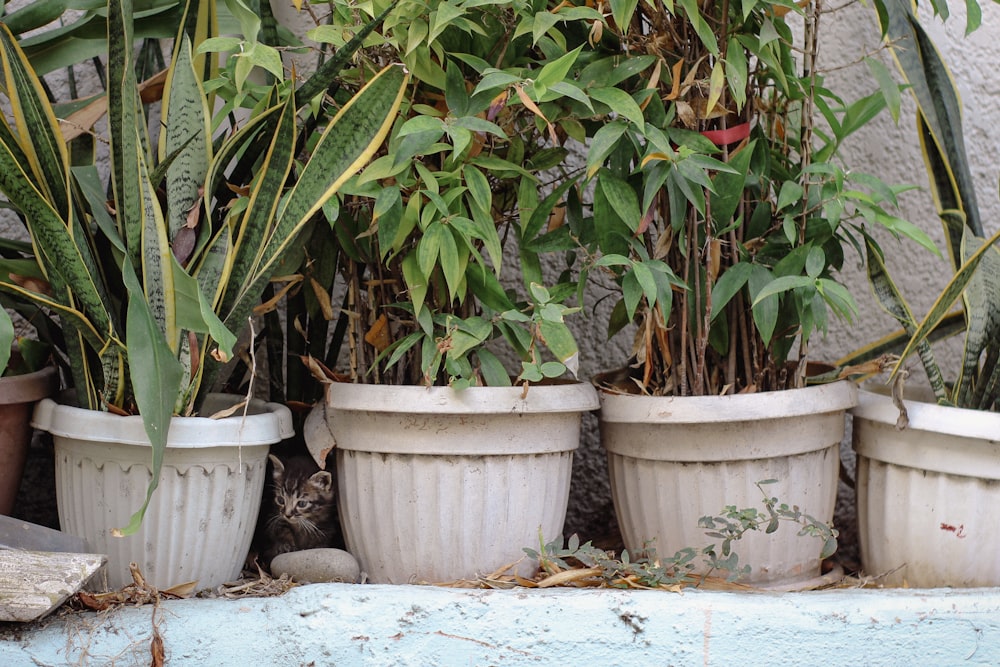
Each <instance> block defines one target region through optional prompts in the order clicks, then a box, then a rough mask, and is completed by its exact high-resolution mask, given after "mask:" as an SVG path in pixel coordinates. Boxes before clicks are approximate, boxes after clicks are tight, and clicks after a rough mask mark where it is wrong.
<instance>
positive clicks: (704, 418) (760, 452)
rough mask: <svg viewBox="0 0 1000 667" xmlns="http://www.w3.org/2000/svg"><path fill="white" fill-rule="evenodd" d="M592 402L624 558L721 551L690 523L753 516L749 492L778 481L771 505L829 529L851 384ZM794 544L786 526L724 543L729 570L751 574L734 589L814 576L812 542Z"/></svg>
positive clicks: (817, 544) (816, 563) (756, 502)
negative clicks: (794, 509)
mask: <svg viewBox="0 0 1000 667" xmlns="http://www.w3.org/2000/svg"><path fill="white" fill-rule="evenodd" d="M599 394H600V398H601V411H600V413H599V417H600V423H601V442H602V444H603V445H604V447H605V449H606V450H607V452H608V468H609V473H610V475H611V493H612V497H613V500H614V504H615V511H616V513H617V515H618V523H619V527H620V528H621V531H622V537H623V538H624V541H625V546H626V548H628V549H629V551H632V552H636V551H639V550H641V549H642V548H643V547H644V546H645V545H646V544H647V543H648V544H651V545H653V546H655V548H656V551H657V553H658V554H659V555H661V556H667V557H669V556H673V555H674V554H675V553H676V552H677V551H678V550H680V549H683V548H687V547H692V548H694V549H696V550H700V549H701V548H703V547H706V546H708V545H709V544H716V546H717V547H721V541H720V540H719V539H717V538H711V537H708V536H706V535H705V529H704V528H700V527H699V526H698V520H699V519H700V518H701V517H703V516H716V515H718V514H719V513H720V512H721V511H722V510H723V509H724V508H725V507H726V506H727V505H735V506H737V507H738V508H739V509H744V508H751V507H752V508H756V509H757V510H758V511H761V512H763V511H764V506H763V503H762V500H763V495H762V493H761V491H760V489H758V488H757V486H756V483H757V482H760V481H764V480H768V479H776V480H778V482H777V483H775V484H768V485H766V486H765V487H764V490H765V491H766V492H767V494H768V495H769V496H773V497H776V498H778V501H779V502H781V503H787V504H788V505H797V506H798V507H799V508H800V509H801V510H802V511H803V512H806V513H808V514H810V515H811V516H813V517H815V518H816V519H818V520H821V521H825V522H830V521H831V520H832V519H833V510H834V504H835V502H836V495H837V477H838V470H839V465H840V455H839V447H840V441H841V439H842V438H843V436H844V425H845V412H846V410H847V409H848V408H850V407H851V406H852V405H854V403H855V402H856V398H857V389H856V387H855V385H854V384H852V383H848V382H837V383H833V384H827V385H820V386H814V387H807V388H805V389H793V390H788V391H780V392H765V393H759V394H744V395H737V396H700V397H649V396H633V395H622V394H614V393H610V392H607V391H601V392H599ZM797 533H798V527H796V526H788V525H784V526H781V528H779V530H778V531H777V532H776V533H773V534H770V535H768V534H765V533H763V532H754V531H751V532H749V533H747V534H746V535H745V536H744V537H743V538H742V539H741V540H738V541H736V542H733V545H732V548H733V551H735V552H736V553H737V554H738V555H739V564H740V565H741V566H742V565H750V567H751V568H752V569H751V574H750V575H749V576H748V577H745V578H744V579H742V580H741V581H743V582H744V583H750V584H754V585H766V586H770V587H793V586H794V585H795V584H797V583H801V582H804V581H808V580H810V579H812V578H815V577H817V576H819V575H820V559H819V555H820V553H821V551H822V547H823V544H822V540H819V539H817V538H812V537H800V536H798V535H797ZM697 571H698V572H699V573H703V572H704V571H705V569H704V568H703V567H699V569H698V570H697ZM716 574H719V573H716ZM722 574H725V573H722Z"/></svg>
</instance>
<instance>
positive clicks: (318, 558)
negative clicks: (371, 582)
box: [271, 549, 361, 584]
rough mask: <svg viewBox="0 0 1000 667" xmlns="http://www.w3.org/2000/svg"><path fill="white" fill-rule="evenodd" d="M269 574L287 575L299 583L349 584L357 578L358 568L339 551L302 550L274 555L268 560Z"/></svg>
mask: <svg viewBox="0 0 1000 667" xmlns="http://www.w3.org/2000/svg"><path fill="white" fill-rule="evenodd" d="M271 574H273V575H274V576H275V577H280V576H281V575H283V574H287V575H288V576H290V577H291V578H292V579H294V580H295V581H297V582H299V583H304V584H305V583H311V584H318V583H323V582H334V581H335V582H343V583H348V584H353V583H354V582H356V581H357V580H358V577H360V576H361V567H360V566H359V565H358V561H357V560H356V559H355V558H354V556H352V555H351V554H349V553H347V552H346V551H344V550H343V549H303V550H302V551H289V552H287V553H283V554H278V555H277V556H275V557H274V560H272V561H271Z"/></svg>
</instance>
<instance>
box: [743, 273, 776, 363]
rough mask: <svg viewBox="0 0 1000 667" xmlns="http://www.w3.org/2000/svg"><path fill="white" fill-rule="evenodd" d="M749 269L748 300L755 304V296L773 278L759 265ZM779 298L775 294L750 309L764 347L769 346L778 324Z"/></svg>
mask: <svg viewBox="0 0 1000 667" xmlns="http://www.w3.org/2000/svg"><path fill="white" fill-rule="evenodd" d="M751 267H752V270H751V271H750V278H749V280H748V281H747V283H748V287H749V289H750V298H751V300H752V301H753V302H756V301H757V295H758V294H759V293H760V292H761V291H762V290H763V289H764V288H765V286H767V285H768V284H769V283H771V282H772V281H773V280H774V277H773V276H772V275H771V272H770V271H768V270H767V269H766V268H764V267H763V266H760V265H759V264H753V265H751ZM779 298H780V297H779V296H778V295H777V294H772V295H771V296H769V297H767V298H764V299H761V300H760V302H759V303H755V305H754V306H753V308H752V313H753V321H754V324H755V325H756V326H757V331H759V332H760V335H761V338H762V339H763V341H764V344H765V345H770V344H771V338H772V337H773V336H774V328H775V326H777V324H778V305H779Z"/></svg>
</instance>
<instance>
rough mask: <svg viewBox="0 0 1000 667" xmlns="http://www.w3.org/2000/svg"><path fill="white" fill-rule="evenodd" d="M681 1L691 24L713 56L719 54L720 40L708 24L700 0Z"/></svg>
mask: <svg viewBox="0 0 1000 667" xmlns="http://www.w3.org/2000/svg"><path fill="white" fill-rule="evenodd" d="M680 2H681V7H683V8H684V13H685V14H687V17H688V21H690V22H691V26H692V27H693V28H694V31H695V32H696V33H697V34H698V38H699V39H700V40H701V43H702V44H704V45H705V48H706V49H708V51H709V53H711V54H712V55H713V56H717V55H719V42H718V41H717V40H716V39H715V32H713V31H712V27H711V26H710V25H708V23H707V22H706V21H705V17H704V16H702V14H701V8H700V7H699V6H698V0H680Z"/></svg>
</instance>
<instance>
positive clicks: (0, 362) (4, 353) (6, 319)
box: [0, 308, 14, 372]
mask: <svg viewBox="0 0 1000 667" xmlns="http://www.w3.org/2000/svg"><path fill="white" fill-rule="evenodd" d="M13 344H14V320H12V319H11V318H10V313H8V312H7V309H6V308H0V372H2V371H6V370H7V364H8V362H10V350H11V346H12V345H13Z"/></svg>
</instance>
